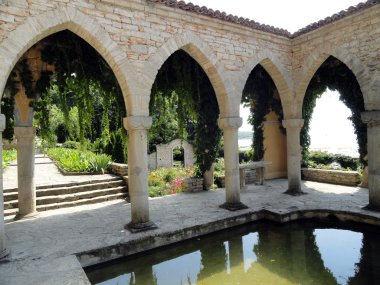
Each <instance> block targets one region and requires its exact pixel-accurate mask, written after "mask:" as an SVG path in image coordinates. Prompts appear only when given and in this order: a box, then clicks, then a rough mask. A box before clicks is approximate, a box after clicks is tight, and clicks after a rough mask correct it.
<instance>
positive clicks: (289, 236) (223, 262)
mask: <svg viewBox="0 0 380 285" xmlns="http://www.w3.org/2000/svg"><path fill="white" fill-rule="evenodd" d="M85 270H86V273H87V276H88V277H89V279H90V281H91V283H92V284H104V285H116V284H118V285H130V284H139V285H140V284H141V285H153V284H160V285H172V284H173V285H188V284H210V285H211V284H212V285H222V284H226V285H227V284H228V285H233V284H254V285H258V284H263V285H271V284H275V285H277V284H278V285H281V284H284V285H293V284H294V285H296V284H321V285H328V284H352V285H353V284H368V285H369V284H371V285H372V284H373V285H377V284H380V230H379V228H377V227H368V226H362V225H360V226H358V225H350V226H348V225H345V226H344V227H342V226H340V227H337V226H336V224H331V223H320V222H319V223H314V222H302V223H300V222H297V223H293V222H292V223H288V224H277V223H271V222H265V223H264V222H260V223H253V224H249V225H245V226H242V227H238V228H233V229H230V230H226V231H222V232H218V233H215V234H212V235H207V236H204V237H201V238H198V239H194V240H189V241H185V242H181V243H177V244H175V245H172V246H167V247H164V248H160V249H156V250H152V251H148V252H146V253H143V254H138V255H134V256H130V257H128V258H125V259H122V260H118V261H117V262H112V263H108V264H105V265H102V266H96V267H92V268H87V269H85Z"/></svg>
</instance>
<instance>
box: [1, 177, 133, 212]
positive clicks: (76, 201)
mask: <svg viewBox="0 0 380 285" xmlns="http://www.w3.org/2000/svg"><path fill="white" fill-rule="evenodd" d="M36 191H37V211H38V212H41V211H47V210H52V209H58V208H66V207H75V206H80V205H85V204H94V203H100V202H105V201H110V200H115V199H128V186H127V183H126V182H125V180H124V179H123V178H121V177H114V178H107V179H103V180H94V181H82V182H73V183H66V184H58V185H45V186H37V189H36ZM17 212H18V201H17V189H5V190H4V215H5V216H10V215H15V214H16V213H17Z"/></svg>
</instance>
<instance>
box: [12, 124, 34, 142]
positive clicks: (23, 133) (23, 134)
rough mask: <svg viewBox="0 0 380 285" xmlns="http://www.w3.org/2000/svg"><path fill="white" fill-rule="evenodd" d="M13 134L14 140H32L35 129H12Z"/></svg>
mask: <svg viewBox="0 0 380 285" xmlns="http://www.w3.org/2000/svg"><path fill="white" fill-rule="evenodd" d="M14 133H15V137H16V139H23V138H25V139H27V138H29V139H34V137H35V135H36V128H35V127H14Z"/></svg>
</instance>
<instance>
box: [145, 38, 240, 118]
mask: <svg viewBox="0 0 380 285" xmlns="http://www.w3.org/2000/svg"><path fill="white" fill-rule="evenodd" d="M178 50H183V51H185V52H186V53H187V54H189V55H190V56H191V57H192V58H193V59H194V60H195V61H196V62H197V63H198V64H199V65H200V66H201V67H202V69H203V70H204V71H205V73H206V74H207V76H208V78H209V80H210V82H211V84H212V86H213V88H214V90H215V94H216V97H217V100H218V105H219V111H220V117H230V116H233V115H237V114H236V110H235V109H236V108H235V109H234V106H233V105H232V102H233V99H232V98H231V96H232V94H233V93H234V92H233V90H234V89H233V86H232V85H231V82H230V80H229V79H226V78H225V76H224V68H223V66H222V65H221V64H220V63H219V62H218V58H217V56H216V54H215V53H214V52H213V51H212V50H211V48H210V47H209V46H208V45H207V44H206V43H205V42H204V41H203V40H202V39H201V38H199V37H198V36H196V35H195V34H194V33H192V32H186V33H184V34H181V35H178V36H176V37H174V38H171V39H169V40H168V41H167V42H166V43H164V44H163V45H162V46H161V47H160V48H159V49H158V50H157V51H156V52H155V53H154V54H153V55H151V56H150V57H149V59H148V62H147V63H146V64H145V68H144V71H143V76H145V79H146V80H145V84H146V85H145V86H146V88H148V89H149V92H150V90H151V88H152V85H153V83H154V81H155V79H156V75H157V73H158V71H159V69H160V68H161V66H162V65H163V64H164V63H165V61H166V60H167V59H168V58H169V57H170V56H171V55H172V54H173V53H174V52H176V51H178ZM237 110H238V109H237ZM234 112H235V114H233V113H234Z"/></svg>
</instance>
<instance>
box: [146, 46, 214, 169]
mask: <svg viewBox="0 0 380 285" xmlns="http://www.w3.org/2000/svg"><path fill="white" fill-rule="evenodd" d="M150 114H151V115H152V117H153V124H152V127H151V129H150V131H149V149H150V150H151V151H154V146H155V145H159V144H163V143H164V144H165V143H169V142H170V141H172V140H173V139H181V140H186V141H188V142H189V143H191V144H192V145H193V146H194V148H195V157H196V161H197V164H198V165H199V168H200V172H201V173H200V174H202V175H203V174H204V173H205V172H206V171H207V170H209V169H210V168H211V165H212V163H213V162H214V160H215V158H216V156H217V154H218V147H219V141H220V139H221V131H220V129H219V128H218V125H217V119H218V117H219V106H218V101H217V98H216V94H215V91H214V89H213V86H212V84H211V82H210V80H209V78H208V76H207V74H206V73H205V71H204V70H203V69H202V67H201V65H200V64H199V63H198V62H197V61H196V60H194V59H193V58H192V57H191V56H190V55H189V54H188V53H187V52H185V51H183V50H178V51H176V52H174V53H173V54H172V55H171V56H170V57H169V58H168V59H167V60H166V61H165V63H164V64H163V65H162V66H161V68H160V70H159V71H158V73H157V76H156V80H155V82H154V84H153V87H152V90H151V100H150ZM171 152H173V151H172V150H171ZM172 155H173V154H172V153H171V156H172ZM185 161H186V158H185Z"/></svg>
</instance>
